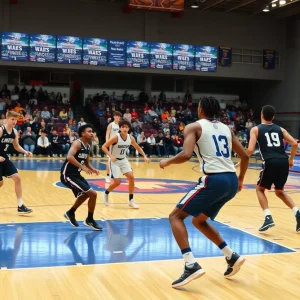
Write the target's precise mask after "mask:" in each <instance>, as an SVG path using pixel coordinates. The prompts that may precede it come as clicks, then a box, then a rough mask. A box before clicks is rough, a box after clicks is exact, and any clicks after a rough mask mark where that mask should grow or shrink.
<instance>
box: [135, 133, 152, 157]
mask: <svg viewBox="0 0 300 300" xmlns="http://www.w3.org/2000/svg"><path fill="white" fill-rule="evenodd" d="M137 143H138V145H139V146H140V147H141V148H142V149H143V150H144V152H145V154H146V155H147V156H148V157H150V154H151V149H150V145H149V143H148V142H147V138H146V136H145V132H144V131H142V132H141V133H140V134H139V135H138V136H137ZM138 156H139V153H136V157H138Z"/></svg>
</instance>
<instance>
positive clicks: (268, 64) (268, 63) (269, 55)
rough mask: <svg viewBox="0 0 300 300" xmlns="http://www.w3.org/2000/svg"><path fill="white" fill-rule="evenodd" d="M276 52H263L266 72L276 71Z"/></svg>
mask: <svg viewBox="0 0 300 300" xmlns="http://www.w3.org/2000/svg"><path fill="white" fill-rule="evenodd" d="M275 57H276V51H275V50H264V51H263V68H264V69H266V70H273V69H275Z"/></svg>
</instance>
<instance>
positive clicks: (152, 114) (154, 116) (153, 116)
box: [148, 106, 158, 120]
mask: <svg viewBox="0 0 300 300" xmlns="http://www.w3.org/2000/svg"><path fill="white" fill-rule="evenodd" d="M148 113H149V115H150V116H151V118H152V120H153V119H155V118H158V114H157V113H156V112H155V111H154V107H153V106H151V108H150V109H148Z"/></svg>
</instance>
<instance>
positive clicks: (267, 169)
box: [257, 158, 289, 190]
mask: <svg viewBox="0 0 300 300" xmlns="http://www.w3.org/2000/svg"><path fill="white" fill-rule="evenodd" d="M288 176H289V161H288V159H285V158H281V159H278V158H273V159H268V160H266V161H264V162H263V164H262V169H261V171H260V174H259V177H258V181H257V185H259V186H261V187H263V188H265V189H268V190H270V189H271V187H272V184H274V186H275V189H276V190H283V189H284V185H285V183H286V181H287V178H288Z"/></svg>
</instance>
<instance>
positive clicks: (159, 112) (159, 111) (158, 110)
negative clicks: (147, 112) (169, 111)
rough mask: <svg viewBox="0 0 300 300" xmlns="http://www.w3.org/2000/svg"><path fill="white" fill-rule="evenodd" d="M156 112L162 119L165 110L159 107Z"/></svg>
mask: <svg viewBox="0 0 300 300" xmlns="http://www.w3.org/2000/svg"><path fill="white" fill-rule="evenodd" d="M155 112H156V113H157V115H158V116H159V117H160V118H161V115H162V113H163V109H162V108H161V107H160V106H157V107H156V109H155Z"/></svg>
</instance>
